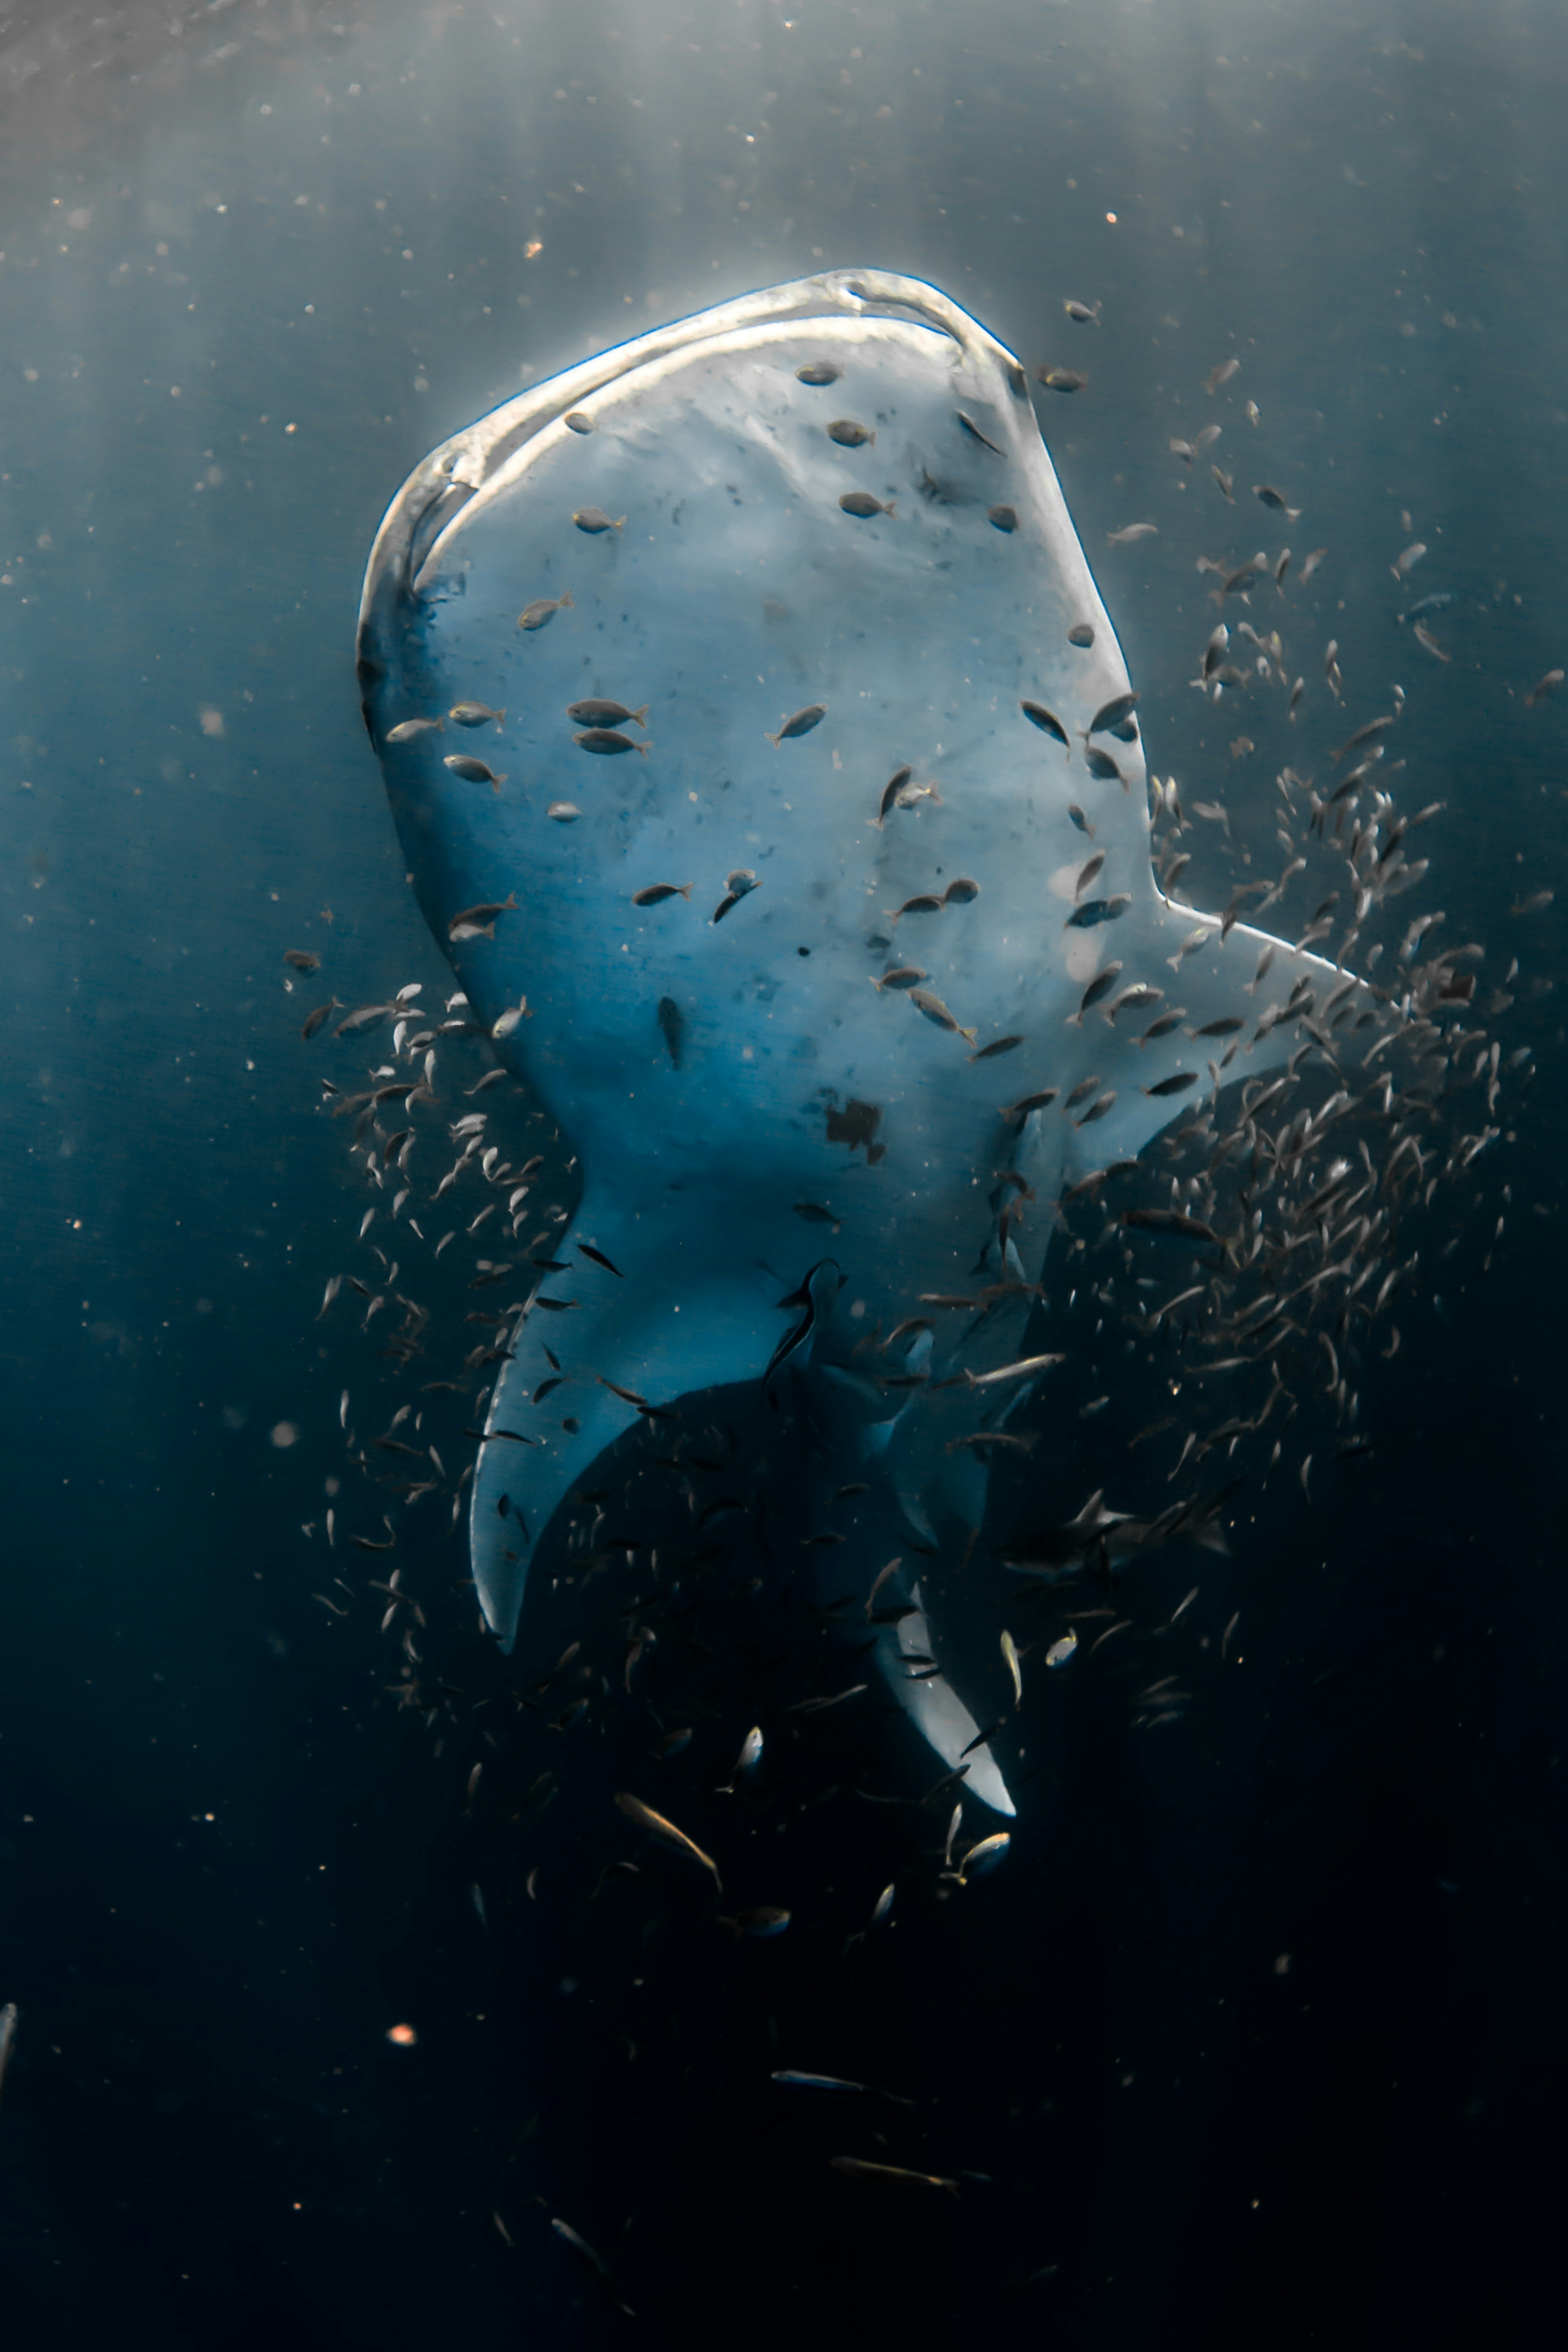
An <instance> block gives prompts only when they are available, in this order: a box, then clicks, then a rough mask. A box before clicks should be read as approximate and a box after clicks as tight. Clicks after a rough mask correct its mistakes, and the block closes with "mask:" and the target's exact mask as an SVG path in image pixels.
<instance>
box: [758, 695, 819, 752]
mask: <svg viewBox="0 0 1568 2352" xmlns="http://www.w3.org/2000/svg"><path fill="white" fill-rule="evenodd" d="M827 715H828V706H827V704H826V703H825V702H809V703H807V705H806V707H805V709H804V710H797V711H796V712H795V713H794V714H793V716H792V717H790V718H789V719H783V720H781V721H780V724H779V732H778V734H777V735H768V730H767V728H766V727H765V728H764V729H763V730H762V731H763V733H764V734H765V735H768V741H769V742H770V743H771V744H772V745H773V746H774V748H775V750H777V748H778V746H779V744H780V743H792V742H793V741H794V740H795V739H796V737H797V736H799V735H809V734H810V731H811V730H812V728H813V727H820V726H821V722H822V720H823V719H825V718H826V717H827Z"/></svg>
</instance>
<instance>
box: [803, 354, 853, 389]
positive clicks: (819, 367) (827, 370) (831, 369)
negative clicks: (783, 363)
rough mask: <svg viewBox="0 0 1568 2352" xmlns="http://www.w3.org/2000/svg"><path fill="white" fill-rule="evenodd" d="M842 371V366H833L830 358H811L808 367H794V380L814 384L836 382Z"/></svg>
mask: <svg viewBox="0 0 1568 2352" xmlns="http://www.w3.org/2000/svg"><path fill="white" fill-rule="evenodd" d="M842 373H843V370H842V368H841V367H835V366H834V365H833V363H832V362H831V360H813V361H812V362H811V363H810V366H809V367H798V368H797V369H796V371H795V380H796V382H797V383H810V384H815V385H821V384H825V383H837V382H838V380H839V378H840V377H841V375H842Z"/></svg>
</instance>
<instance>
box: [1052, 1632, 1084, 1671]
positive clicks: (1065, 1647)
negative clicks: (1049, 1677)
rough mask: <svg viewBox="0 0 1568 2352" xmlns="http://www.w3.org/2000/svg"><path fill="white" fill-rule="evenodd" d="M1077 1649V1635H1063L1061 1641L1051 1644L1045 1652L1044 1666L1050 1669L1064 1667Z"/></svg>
mask: <svg viewBox="0 0 1568 2352" xmlns="http://www.w3.org/2000/svg"><path fill="white" fill-rule="evenodd" d="M1077 1647H1078V1636H1077V1634H1076V1633H1063V1634H1062V1636H1061V1640H1060V1641H1057V1642H1053V1643H1051V1647H1050V1649H1049V1650H1047V1652H1046V1654H1045V1663H1046V1664H1047V1665H1048V1666H1051V1667H1061V1666H1064V1665H1065V1664H1067V1662H1068V1660H1069V1658H1071V1655H1072V1654H1073V1652H1074V1651H1075V1650H1076V1649H1077Z"/></svg>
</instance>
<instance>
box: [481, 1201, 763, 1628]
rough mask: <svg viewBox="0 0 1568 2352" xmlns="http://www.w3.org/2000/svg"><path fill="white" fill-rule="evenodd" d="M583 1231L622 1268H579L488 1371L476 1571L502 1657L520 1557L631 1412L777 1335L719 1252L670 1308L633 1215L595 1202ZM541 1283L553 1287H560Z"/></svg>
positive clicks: (684, 1391)
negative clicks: (568, 1293)
mask: <svg viewBox="0 0 1568 2352" xmlns="http://www.w3.org/2000/svg"><path fill="white" fill-rule="evenodd" d="M583 1227H585V1228H586V1229H587V1231H589V1232H590V1233H591V1234H594V1235H595V1246H596V1247H597V1248H598V1249H599V1250H600V1252H601V1255H604V1256H607V1257H608V1258H609V1259H610V1260H611V1262H612V1265H614V1266H616V1267H617V1268H618V1269H621V1270H622V1271H621V1272H620V1273H619V1274H618V1275H617V1276H615V1277H614V1278H612V1277H611V1276H609V1275H608V1274H606V1273H605V1272H604V1271H603V1270H602V1269H601V1268H600V1267H598V1266H596V1265H591V1264H590V1265H585V1266H584V1267H583V1268H582V1269H581V1271H580V1273H579V1274H574V1276H572V1278H571V1287H572V1289H573V1290H574V1291H575V1292H576V1294H577V1296H576V1297H575V1298H573V1299H572V1300H570V1302H568V1301H567V1300H565V1299H561V1300H560V1301H559V1308H560V1311H558V1312H556V1313H553V1314H552V1313H549V1312H546V1311H541V1308H540V1307H539V1306H538V1304H537V1303H535V1304H533V1305H531V1306H530V1308H529V1311H528V1313H527V1314H526V1315H525V1316H524V1317H523V1319H522V1320H521V1322H520V1323H519V1324H518V1326H517V1331H516V1333H515V1336H514V1339H513V1341H512V1356H511V1360H510V1361H509V1362H507V1363H506V1364H505V1365H503V1367H502V1370H501V1375H500V1378H499V1379H498V1380H497V1383H496V1389H495V1393H494V1395H493V1396H492V1398H491V1400H490V1407H489V1412H488V1413H487V1415H486V1422H485V1442H484V1443H483V1444H482V1445H481V1447H480V1450H479V1459H478V1463H477V1465H476V1469H475V1473H474V1495H473V1501H472V1503H471V1505H470V1507H469V1514H468V1527H469V1543H470V1550H471V1555H472V1562H473V1570H474V1581H475V1584H476V1588H477V1591H478V1594H479V1605H480V1607H481V1608H482V1610H483V1611H484V1612H485V1622H486V1624H487V1625H488V1626H489V1627H490V1629H491V1631H492V1632H493V1633H496V1634H497V1635H498V1636H499V1639H500V1643H501V1648H502V1651H503V1653H505V1654H508V1655H509V1654H510V1652H511V1648H512V1644H513V1642H514V1641H515V1639H516V1636H517V1621H518V1618H519V1616H520V1615H521V1612H522V1607H523V1600H524V1595H525V1593H526V1591H527V1587H528V1567H529V1564H530V1561H531V1560H532V1559H533V1556H534V1554H535V1552H536V1550H537V1549H538V1545H539V1544H540V1542H541V1541H542V1540H543V1538H544V1536H545V1532H546V1530H547V1528H549V1525H550V1522H551V1521H552V1519H554V1518H555V1517H557V1515H558V1514H559V1511H560V1510H561V1508H562V1507H563V1505H565V1504H566V1503H567V1502H568V1501H569V1500H570V1496H571V1495H572V1493H573V1492H574V1490H575V1489H577V1488H578V1487H579V1486H581V1484H582V1483H583V1481H584V1479H585V1477H586V1475H587V1473H588V1471H589V1470H590V1468H591V1465H592V1463H593V1462H594V1460H595V1459H596V1457H597V1456H598V1455H599V1454H601V1453H602V1452H603V1451H604V1449H605V1447H606V1446H607V1445H611V1444H613V1443H614V1441H615V1440H616V1439H617V1438H618V1437H620V1436H621V1435H622V1433H624V1432H625V1431H626V1430H628V1429H630V1428H632V1426H633V1424H634V1423H636V1422H637V1421H638V1420H640V1419H643V1418H644V1417H646V1416H647V1415H649V1414H650V1413H652V1414H655V1415H656V1414H660V1413H664V1412H671V1411H673V1410H674V1404H675V1401H676V1400H677V1399H678V1398H680V1397H683V1396H688V1395H691V1394H693V1393H695V1392H696V1391H701V1390H705V1389H710V1388H717V1387H719V1386H721V1385H723V1384H725V1383H727V1382H730V1381H744V1380H746V1379H747V1378H751V1377H754V1376H755V1375H756V1374H757V1373H758V1371H759V1370H760V1369H761V1367H762V1366H763V1364H765V1363H766V1361H767V1360H768V1349H769V1347H770V1346H771V1345H772V1343H773V1340H774V1339H775V1337H776V1336H777V1328H776V1327H777V1317H776V1314H775V1313H773V1312H772V1311H771V1310H770V1308H769V1306H768V1292H767V1290H766V1288H765V1287H764V1286H759V1285H758V1282H757V1281H756V1279H755V1276H753V1275H751V1274H750V1273H748V1272H747V1269H745V1268H744V1267H741V1268H739V1269H738V1270H737V1269H735V1268H732V1267H731V1266H730V1265H728V1264H727V1262H726V1263H724V1264H722V1265H718V1266H714V1265H711V1264H709V1265H706V1266H703V1267H701V1268H699V1269H695V1270H693V1271H691V1272H689V1273H687V1274H685V1276H684V1277H683V1280H682V1283H681V1294H682V1307H679V1308H677V1307H675V1306H674V1302H673V1301H671V1300H670V1299H669V1297H668V1286H667V1284H666V1283H664V1282H661V1281H660V1279H659V1278H658V1276H659V1273H660V1267H659V1265H657V1264H656V1263H650V1262H649V1260H648V1255H647V1245H646V1244H640V1243H639V1240H638V1235H637V1230H636V1227H635V1224H634V1223H633V1222H632V1220H631V1219H627V1220H626V1221H625V1222H623V1223H620V1224H617V1223H614V1222H613V1221H612V1218H611V1217H610V1215H609V1214H608V1213H602V1212H601V1213H600V1214H599V1215H598V1216H597V1217H596V1218H595V1219H594V1221H593V1222H592V1223H590V1222H589V1219H588V1216H587V1215H586V1214H584V1213H580V1218H579V1228H583ZM556 1247H557V1248H558V1249H559V1251H560V1252H561V1254H562V1255H563V1256H564V1255H565V1254H566V1250H567V1247H568V1244H567V1242H566V1241H565V1239H564V1238H563V1239H562V1240H560V1241H558V1243H557V1244H556ZM565 1287H566V1284H565V1282H564V1281H563V1280H561V1279H557V1280H555V1281H553V1282H551V1283H550V1284H549V1289H550V1290H551V1291H553V1292H556V1293H559V1292H561V1291H563V1290H564V1289H565ZM536 1301H537V1294H536ZM683 1309H684V1311H683ZM569 1310H570V1311H569ZM547 1349H549V1354H548V1355H547V1353H546V1350H547ZM552 1357H553V1358H554V1361H553V1362H552V1360H551V1358H552ZM585 1508H591V1506H585Z"/></svg>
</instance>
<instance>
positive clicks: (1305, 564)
mask: <svg viewBox="0 0 1568 2352" xmlns="http://www.w3.org/2000/svg"><path fill="white" fill-rule="evenodd" d="M1327 553H1328V549H1327V548H1326V547H1314V548H1313V550H1312V553H1311V554H1310V555H1309V556H1306V557H1304V558H1303V559H1302V562H1301V583H1302V585H1303V587H1304V586H1305V584H1306V583H1307V582H1308V581H1309V580H1310V579H1311V578H1312V574H1313V572H1315V571H1316V570H1317V568H1318V566H1319V564H1320V563H1321V562H1322V560H1323V558H1324V556H1325V555H1326V554H1327Z"/></svg>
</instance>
